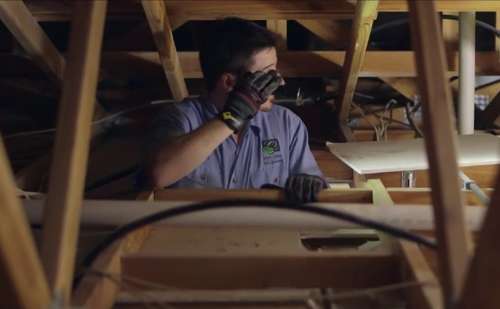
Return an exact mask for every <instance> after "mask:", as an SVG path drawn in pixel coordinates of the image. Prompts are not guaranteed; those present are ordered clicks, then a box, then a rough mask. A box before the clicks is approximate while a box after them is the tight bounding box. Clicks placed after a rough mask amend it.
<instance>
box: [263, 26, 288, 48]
mask: <svg viewBox="0 0 500 309" xmlns="http://www.w3.org/2000/svg"><path fill="white" fill-rule="evenodd" d="M266 27H267V29H269V30H270V31H272V32H274V33H276V34H278V35H279V38H280V40H279V42H278V51H279V52H282V51H285V50H287V20H286V19H268V20H266Z"/></svg>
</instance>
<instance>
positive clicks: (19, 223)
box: [0, 138, 51, 308]
mask: <svg viewBox="0 0 500 309" xmlns="http://www.w3.org/2000/svg"><path fill="white" fill-rule="evenodd" d="M0 170H2V171H3V172H2V174H1V175H0V205H1V207H0V221H1V222H0V265H1V266H0V274H1V278H2V279H1V280H0V281H2V283H0V287H1V288H0V290H1V291H2V293H1V294H2V297H1V298H0V307H4V308H9V307H10V308H13V307H17V308H40V307H48V306H49V304H50V301H51V299H50V294H49V288H48V285H47V280H46V278H45V274H44V273H43V268H42V263H41V262H40V258H39V256H38V252H37V250H36V247H35V243H34V241H33V236H32V235H31V231H30V229H29V224H28V221H27V220H26V215H25V214H24V212H23V210H22V205H21V203H20V201H19V200H18V198H17V194H16V189H15V188H16V186H15V184H14V180H13V177H12V170H11V168H10V163H9V161H8V158H7V153H6V152H5V147H4V145H3V140H2V139H1V138H0ZM4 293H8V295H6V294H4Z"/></svg>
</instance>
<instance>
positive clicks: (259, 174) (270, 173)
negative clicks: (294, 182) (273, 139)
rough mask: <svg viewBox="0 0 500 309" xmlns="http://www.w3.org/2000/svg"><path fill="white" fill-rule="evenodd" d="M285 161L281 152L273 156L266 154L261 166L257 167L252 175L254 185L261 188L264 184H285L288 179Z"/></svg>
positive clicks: (281, 185)
mask: <svg viewBox="0 0 500 309" xmlns="http://www.w3.org/2000/svg"><path fill="white" fill-rule="evenodd" d="M284 177H286V175H285V162H284V159H283V156H282V155H281V154H274V155H272V156H264V158H263V160H262V163H261V166H260V167H259V168H258V169H257V171H256V172H255V173H254V176H253V177H252V182H253V183H252V186H253V187H254V188H260V187H262V186H263V185H267V184H270V185H275V186H280V187H283V186H284V182H285V181H286V179H283V178H284Z"/></svg>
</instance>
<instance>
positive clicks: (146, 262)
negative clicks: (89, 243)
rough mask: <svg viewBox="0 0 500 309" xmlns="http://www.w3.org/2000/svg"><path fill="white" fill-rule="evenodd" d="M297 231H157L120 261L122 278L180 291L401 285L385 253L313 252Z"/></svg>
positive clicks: (394, 261)
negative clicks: (148, 282)
mask: <svg viewBox="0 0 500 309" xmlns="http://www.w3.org/2000/svg"><path fill="white" fill-rule="evenodd" d="M299 231H300V230H298V229H276V228H269V227H267V228H266V227H242V226H240V227H237V228H228V227H219V228H216V229H214V228H198V227H190V228H176V227H165V226H161V227H160V226H158V227H156V228H155V229H154V230H153V232H152V233H151V236H150V237H149V238H148V240H147V241H146V242H145V243H144V246H143V248H142V249H141V250H140V251H139V252H137V253H135V254H129V255H127V256H125V257H124V258H123V259H122V266H123V273H124V275H129V276H133V277H136V278H141V279H143V280H148V281H153V282H156V283H160V284H165V285H168V286H175V287H176V288H182V289H232V290H234V289H262V288H269V287H283V286H289V287H291V286H293V287H294V288H304V287H320V286H328V287H332V288H363V287H367V286H376V285H382V284H388V283H393V282H395V281H396V282H397V281H398V279H399V278H397V275H398V274H399V269H398V267H397V265H398V260H397V258H396V256H395V255H394V254H392V253H391V252H389V251H388V250H385V249H384V248H382V249H378V248H377V249H374V250H371V251H367V250H358V249H357V248H354V249H353V248H345V249H343V250H320V251H312V250H310V249H308V248H306V247H305V246H304V245H303V244H302V243H301V241H300V239H301V238H304V234H303V233H300V232H299ZM309 234H310V235H311V233H309ZM301 235H302V236H301ZM312 235H314V234H312ZM323 235H324V234H323ZM190 244H191V245H190ZM192 244H198V245H194V246H193V245H192ZM395 264H396V265H395ZM166 265H169V266H168V267H167V266H166ZM298 270H307V271H298ZM269 274H272V275H269ZM324 274H328V275H327V276H326V275H324ZM395 275H396V276H395Z"/></svg>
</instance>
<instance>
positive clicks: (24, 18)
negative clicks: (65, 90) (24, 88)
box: [0, 0, 65, 83]
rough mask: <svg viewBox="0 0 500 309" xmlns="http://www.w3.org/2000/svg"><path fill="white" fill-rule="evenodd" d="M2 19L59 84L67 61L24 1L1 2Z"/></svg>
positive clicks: (30, 55) (20, 42) (26, 49)
mask: <svg viewBox="0 0 500 309" xmlns="http://www.w3.org/2000/svg"><path fill="white" fill-rule="evenodd" d="M0 19H1V20H2V22H3V24H4V25H5V26H6V27H7V28H8V29H9V31H10V32H11V33H12V35H13V36H14V37H15V38H16V40H17V41H18V42H19V44H20V45H21V46H22V47H23V48H24V50H25V52H26V53H27V54H28V56H29V57H30V58H31V59H33V61H34V62H35V63H36V64H37V65H38V66H39V67H40V68H41V69H42V70H43V71H44V72H46V73H47V74H49V76H50V77H51V78H52V79H54V80H56V81H57V82H58V83H60V82H62V78H63V72H64V66H65V61H64V57H63V56H62V55H61V54H60V53H59V51H58V50H57V48H56V47H55V46H54V44H52V41H51V40H50V39H49V37H48V36H47V35H46V34H45V32H44V31H43V29H42V28H41V27H40V26H39V25H38V22H37V21H36V20H35V18H34V17H33V16H32V15H31V13H30V11H29V10H28V8H27V7H26V5H25V4H24V2H23V1H20V0H15V1H0Z"/></svg>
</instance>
